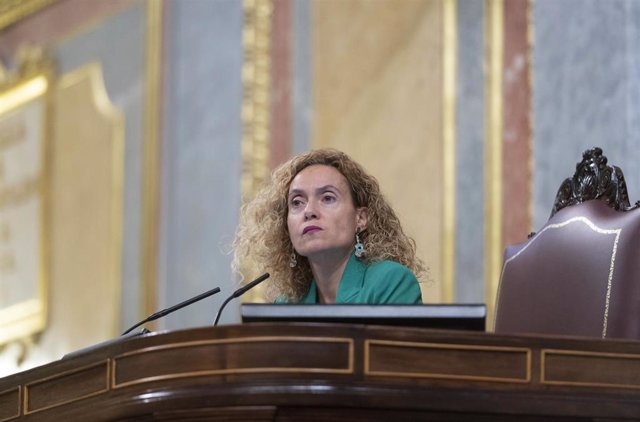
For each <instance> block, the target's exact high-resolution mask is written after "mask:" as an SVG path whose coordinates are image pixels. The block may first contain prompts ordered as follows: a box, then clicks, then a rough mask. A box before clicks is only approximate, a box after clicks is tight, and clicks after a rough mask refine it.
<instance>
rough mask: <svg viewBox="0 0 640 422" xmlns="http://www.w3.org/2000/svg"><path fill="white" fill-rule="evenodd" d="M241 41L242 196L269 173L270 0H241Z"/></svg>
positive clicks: (271, 9)
mask: <svg viewBox="0 0 640 422" xmlns="http://www.w3.org/2000/svg"><path fill="white" fill-rule="evenodd" d="M243 9H244V26H243V30H242V44H243V48H244V63H243V65H242V86H243V91H244V94H243V99H242V126H243V134H242V178H241V192H242V197H243V199H247V198H250V197H252V196H253V194H254V193H255V191H256V190H257V188H258V187H259V186H260V184H261V183H262V182H263V181H264V180H265V179H266V178H267V176H268V174H269V125H270V118H271V116H270V113H269V90H270V87H271V74H270V67H271V59H270V55H269V50H270V45H271V14H272V12H273V2H272V0H244V2H243Z"/></svg>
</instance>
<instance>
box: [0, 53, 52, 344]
mask: <svg viewBox="0 0 640 422" xmlns="http://www.w3.org/2000/svg"><path fill="white" fill-rule="evenodd" d="M23 53H24V51H23ZM26 53H27V54H23V57H22V58H21V60H22V61H21V65H20V66H19V68H18V71H17V72H15V73H14V74H12V75H10V77H8V78H5V79H4V80H0V116H1V115H3V114H5V113H9V112H11V113H15V112H16V110H19V108H20V107H23V106H25V105H27V104H30V103H33V102H34V101H38V100H39V101H42V105H43V117H42V121H41V122H40V123H41V124H42V129H41V130H42V132H41V133H42V136H41V139H40V140H39V141H40V143H41V150H40V151H41V157H42V163H41V166H40V175H39V177H38V178H37V180H36V190H37V194H38V195H39V197H40V210H39V214H40V217H39V218H40V236H39V241H40V244H39V245H38V248H39V259H38V260H39V271H38V276H37V277H38V280H37V291H36V292H35V295H34V296H33V297H30V298H28V299H27V300H24V301H22V302H19V303H16V304H12V305H10V306H9V307H7V308H5V309H0V344H4V343H7V342H10V341H12V340H15V339H19V338H26V337H29V336H31V335H34V334H36V333H38V332H40V331H42V330H43V329H44V328H45V326H46V323H47V305H48V301H47V292H48V273H49V266H48V256H49V247H48V245H49V241H50V236H49V222H48V219H47V215H48V209H49V206H48V197H49V195H48V189H47V183H46V180H47V178H48V177H47V175H48V174H49V162H50V160H49V148H48V139H49V138H50V134H51V132H50V126H49V125H50V108H51V107H50V105H51V92H52V89H51V88H52V84H53V67H52V65H51V63H50V62H49V61H48V60H45V59H43V58H42V56H41V55H40V54H39V52H37V51H35V50H34V51H31V52H26Z"/></svg>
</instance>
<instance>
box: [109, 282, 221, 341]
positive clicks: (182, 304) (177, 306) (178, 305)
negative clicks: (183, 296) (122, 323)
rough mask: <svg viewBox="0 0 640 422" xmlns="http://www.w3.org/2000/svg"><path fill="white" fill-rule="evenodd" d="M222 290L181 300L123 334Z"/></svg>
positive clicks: (216, 289)
mask: <svg viewBox="0 0 640 422" xmlns="http://www.w3.org/2000/svg"><path fill="white" fill-rule="evenodd" d="M219 291H220V287H216V288H215V289H211V290H209V291H207V292H204V293H200V294H199V295H198V296H196V297H192V298H191V299H187V300H185V301H184V302H180V303H178V304H177V305H173V306H172V307H170V308H167V309H164V310H162V311H158V312H156V313H155V314H153V315H151V316H149V317H147V318H145V319H144V320H142V321H140V322H139V323H137V324H136V325H134V326H133V327H131V328H129V329H128V330H127V331H125V332H124V333H122V335H123V336H124V335H125V334H128V333H129V332H130V331H131V330H133V329H134V328H136V327H139V326H141V325H142V324H145V323H147V322H150V321H155V320H156V319H158V318H162V317H163V316H165V315H169V314H170V313H171V312H173V311H177V310H178V309H181V308H184V307H185V306H189V305H191V304H192V303H194V302H197V301H199V300H202V299H204V298H205V297H209V296H211V295H215V294H216V293H218V292H219Z"/></svg>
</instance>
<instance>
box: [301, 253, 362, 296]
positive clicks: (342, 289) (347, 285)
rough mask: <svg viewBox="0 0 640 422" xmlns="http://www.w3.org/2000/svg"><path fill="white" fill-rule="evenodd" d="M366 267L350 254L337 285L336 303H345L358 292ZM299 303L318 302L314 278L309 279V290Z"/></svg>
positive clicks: (360, 288)
mask: <svg viewBox="0 0 640 422" xmlns="http://www.w3.org/2000/svg"><path fill="white" fill-rule="evenodd" d="M366 269H367V266H366V264H365V263H363V262H362V261H360V260H359V259H358V258H356V256H355V255H354V254H351V256H350V257H349V261H348V262H347V266H346V267H345V269H344V272H343V273H342V278H341V279H340V284H339V285H338V293H337V295H336V303H347V302H349V301H350V300H351V299H352V298H353V297H355V296H357V295H358V293H360V290H362V286H363V284H364V273H365V271H366ZM300 303H306V304H309V303H318V286H317V284H316V280H315V279H312V280H311V286H309V291H308V292H307V294H306V295H304V296H303V297H302V300H301V301H300Z"/></svg>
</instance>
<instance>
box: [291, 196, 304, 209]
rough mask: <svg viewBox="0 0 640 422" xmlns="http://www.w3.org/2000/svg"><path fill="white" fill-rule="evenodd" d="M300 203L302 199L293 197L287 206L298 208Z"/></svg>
mask: <svg viewBox="0 0 640 422" xmlns="http://www.w3.org/2000/svg"><path fill="white" fill-rule="evenodd" d="M301 205H302V200H301V199H299V198H293V199H292V200H291V201H290V202H289V206H290V207H292V208H298V207H300V206H301Z"/></svg>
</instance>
